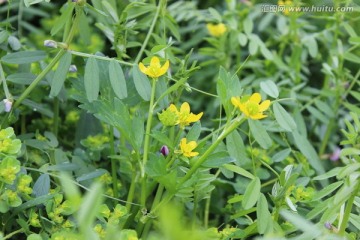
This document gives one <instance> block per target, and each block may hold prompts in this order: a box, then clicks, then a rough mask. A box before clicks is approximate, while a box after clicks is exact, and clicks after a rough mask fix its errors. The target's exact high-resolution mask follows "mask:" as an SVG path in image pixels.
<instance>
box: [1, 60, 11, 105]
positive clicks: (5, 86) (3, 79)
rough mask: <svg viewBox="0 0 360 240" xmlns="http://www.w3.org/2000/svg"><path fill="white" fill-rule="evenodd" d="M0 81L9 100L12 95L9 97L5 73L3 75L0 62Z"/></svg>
mask: <svg viewBox="0 0 360 240" xmlns="http://www.w3.org/2000/svg"><path fill="white" fill-rule="evenodd" d="M0 83H2V84H3V88H4V92H5V97H6V99H9V100H11V98H12V97H11V94H10V92H9V88H8V86H7V84H6V79H5V75H4V69H3V67H2V65H1V63H0Z"/></svg>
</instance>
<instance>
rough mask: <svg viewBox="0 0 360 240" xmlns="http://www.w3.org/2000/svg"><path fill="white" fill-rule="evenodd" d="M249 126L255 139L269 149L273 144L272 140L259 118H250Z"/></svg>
mask: <svg viewBox="0 0 360 240" xmlns="http://www.w3.org/2000/svg"><path fill="white" fill-rule="evenodd" d="M248 122H249V127H250V131H251V133H252V135H253V136H254V138H255V140H256V142H257V143H259V145H260V146H261V147H262V148H264V149H268V148H270V147H271V145H272V140H271V138H270V136H269V134H268V133H267V132H266V130H265V128H264V127H263V125H262V124H261V122H260V121H258V120H252V119H249V120H248Z"/></svg>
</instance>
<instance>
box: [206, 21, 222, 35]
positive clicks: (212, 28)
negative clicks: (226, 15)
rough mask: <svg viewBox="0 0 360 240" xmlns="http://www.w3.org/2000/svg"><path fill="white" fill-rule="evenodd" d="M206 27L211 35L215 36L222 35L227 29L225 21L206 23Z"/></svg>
mask: <svg viewBox="0 0 360 240" xmlns="http://www.w3.org/2000/svg"><path fill="white" fill-rule="evenodd" d="M206 28H207V29H208V31H209V33H210V35H211V36H214V37H220V36H221V35H223V34H224V33H225V32H226V30H227V28H226V26H225V24H223V23H219V24H212V23H208V24H206Z"/></svg>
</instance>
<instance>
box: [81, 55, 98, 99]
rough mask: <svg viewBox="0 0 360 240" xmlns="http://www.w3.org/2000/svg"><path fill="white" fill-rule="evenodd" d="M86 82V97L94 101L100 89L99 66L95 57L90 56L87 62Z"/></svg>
mask: <svg viewBox="0 0 360 240" xmlns="http://www.w3.org/2000/svg"><path fill="white" fill-rule="evenodd" d="M84 84H85V91H86V97H87V99H88V100H89V102H93V101H94V100H96V99H97V98H98V95H99V89H100V79H99V66H98V64H97V62H96V59H95V58H93V57H90V58H89V59H88V61H87V63H86V66H85V74H84Z"/></svg>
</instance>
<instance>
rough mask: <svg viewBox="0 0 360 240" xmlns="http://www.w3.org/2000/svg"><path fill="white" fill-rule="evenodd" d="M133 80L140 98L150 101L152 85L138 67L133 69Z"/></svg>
mask: <svg viewBox="0 0 360 240" xmlns="http://www.w3.org/2000/svg"><path fill="white" fill-rule="evenodd" d="M133 78H134V84H135V88H136V91H137V92H138V93H139V95H140V97H141V98H142V99H144V100H145V101H149V100H150V96H151V85H150V82H149V79H148V78H147V77H146V75H145V74H143V73H142V72H140V69H139V67H138V65H135V66H134V67H133Z"/></svg>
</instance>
